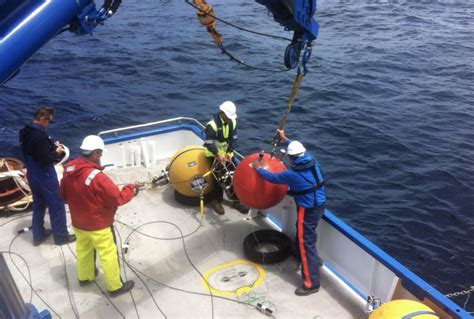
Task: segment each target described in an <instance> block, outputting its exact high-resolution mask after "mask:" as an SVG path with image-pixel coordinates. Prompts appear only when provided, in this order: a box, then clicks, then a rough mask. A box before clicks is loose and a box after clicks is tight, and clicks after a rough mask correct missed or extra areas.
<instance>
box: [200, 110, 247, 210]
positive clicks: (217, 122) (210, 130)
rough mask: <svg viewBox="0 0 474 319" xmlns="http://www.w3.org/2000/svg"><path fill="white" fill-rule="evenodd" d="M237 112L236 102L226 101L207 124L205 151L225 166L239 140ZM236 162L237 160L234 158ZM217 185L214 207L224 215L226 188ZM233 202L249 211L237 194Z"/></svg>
mask: <svg viewBox="0 0 474 319" xmlns="http://www.w3.org/2000/svg"><path fill="white" fill-rule="evenodd" d="M236 119H237V112H236V107H235V104H234V103H232V102H231V101H225V102H224V103H222V104H221V105H220V106H219V112H218V113H217V114H214V118H213V119H212V120H211V121H209V122H208V123H207V125H206V130H205V134H206V140H205V141H204V147H205V150H204V153H205V154H206V156H207V157H208V158H209V159H210V160H211V161H212V162H214V159H215V160H217V162H218V164H220V165H222V166H224V165H226V163H230V162H231V161H232V160H233V155H234V154H233V151H234V145H235V141H236V140H237V121H236ZM234 163H235V160H234ZM226 167H227V168H228V169H233V167H234V166H233V165H227V166H226ZM215 184H216V186H215V187H214V190H213V192H212V195H211V196H212V208H213V209H214V211H215V212H216V213H217V214H219V215H223V214H224V213H225V210H224V207H223V206H222V201H223V196H224V190H223V189H222V187H221V186H220V185H219V183H215ZM230 199H231V200H232V202H233V205H232V207H233V208H235V209H237V210H238V211H239V212H241V213H244V214H245V213H247V212H248V207H245V206H244V205H242V204H241V203H240V201H239V200H238V199H237V197H236V196H233V198H230Z"/></svg>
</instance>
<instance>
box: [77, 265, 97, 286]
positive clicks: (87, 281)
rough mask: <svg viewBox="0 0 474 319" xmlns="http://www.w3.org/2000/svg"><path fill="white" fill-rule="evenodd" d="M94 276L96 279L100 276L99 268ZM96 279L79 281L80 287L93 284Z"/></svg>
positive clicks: (95, 270)
mask: <svg viewBox="0 0 474 319" xmlns="http://www.w3.org/2000/svg"><path fill="white" fill-rule="evenodd" d="M94 274H95V278H97V276H98V275H99V269H97V267H96V268H95V269H94ZM95 278H94V279H93V280H79V286H81V287H84V286H87V285H88V284H90V283H91V282H94V280H95Z"/></svg>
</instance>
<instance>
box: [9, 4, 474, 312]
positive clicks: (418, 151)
mask: <svg viewBox="0 0 474 319" xmlns="http://www.w3.org/2000/svg"><path fill="white" fill-rule="evenodd" d="M208 2H209V3H211V4H213V5H214V8H215V13H216V15H217V16H218V17H220V18H222V19H225V20H227V21H229V22H232V23H235V24H237V25H240V26H243V27H246V28H249V29H251V30H257V31H260V32H266V33H270V34H274V35H279V36H284V37H288V38H291V36H292V34H291V33H290V32H286V31H284V30H283V28H282V27H281V26H279V25H278V24H277V23H276V22H274V21H273V20H272V18H271V17H270V16H269V15H268V14H267V11H266V10H265V8H264V7H263V6H260V5H258V4H257V3H255V2H254V1H251V0H241V1H238V0H209V1H208ZM316 17H317V20H318V21H319V23H320V34H319V37H318V39H317V41H316V42H315V47H314V50H313V54H312V57H311V60H310V63H309V73H308V74H307V75H306V76H305V78H304V80H303V83H302V86H301V89H300V91H299V93H298V98H297V99H296V102H295V104H294V107H293V110H292V111H291V113H290V115H289V117H288V122H287V125H286V132H287V135H288V136H289V137H290V138H293V139H298V140H301V141H302V142H303V143H304V144H305V145H306V146H307V148H308V149H309V150H310V151H311V152H312V153H313V154H314V155H315V156H316V157H317V159H318V160H319V162H320V164H321V166H322V168H323V171H324V173H325V176H326V178H327V181H328V186H327V188H328V208H329V209H331V210H332V211H333V212H334V213H335V214H336V215H337V216H339V217H340V218H342V219H343V220H345V221H346V222H347V223H349V224H350V225H351V226H352V227H354V228H355V229H356V230H358V231H359V232H361V233H362V234H363V235H365V236H367V237H368V238H369V239H370V240H372V241H374V242H375V243H376V244H377V245H378V246H380V247H381V248H382V249H384V250H385V251H387V252H388V253H389V254H391V255H392V256H394V257H395V258H396V259H397V260H399V261H400V262H402V263H403V264H404V265H406V266H407V267H408V268H410V269H412V270H413V271H414V272H415V273H416V274H418V275H419V276H421V277H422V278H423V279H425V280H426V281H427V282H428V283H430V284H431V285H433V286H434V287H436V288H437V289H439V290H440V291H441V292H442V293H445V294H447V293H451V292H454V291H459V290H465V289H468V287H469V286H473V285H474V218H473V214H474V131H473V126H474V4H473V2H472V1H471V0H463V1H461V0H460V1H456V0H439V1H434V0H416V1H415V0H413V1H411V0H410V1H409V0H406V1H405V0H379V1H376V0H360V1H355V0H319V1H318V8H317V13H316ZM217 28H218V30H219V31H220V33H221V34H222V36H223V38H224V45H225V46H226V47H227V49H228V50H229V51H230V52H232V53H233V54H234V55H235V56H236V57H238V58H239V59H241V60H244V61H245V62H246V63H248V64H252V65H255V66H259V67H273V68H281V67H283V52H284V50H285V47H286V45H287V43H288V42H286V41H284V40H277V39H274V38H268V37H262V36H257V35H254V34H250V33H245V32H242V31H239V30H237V29H235V28H232V27H230V26H227V25H225V24H222V23H220V22H218V24H217ZM294 77H295V73H294V72H283V73H268V72H262V71H256V70H253V69H249V68H246V67H243V66H241V65H238V64H236V63H234V62H232V61H229V59H228V58H227V57H226V56H225V55H223V54H221V53H220V51H219V49H218V48H217V47H216V46H215V45H214V44H213V43H212V41H211V38H210V36H209V35H208V34H207V32H206V30H205V29H204V28H203V27H202V26H201V25H200V24H199V22H198V21H197V19H196V16H195V12H194V9H193V8H191V7H190V6H188V5H187V4H186V3H185V2H184V1H181V0H173V1H170V0H160V1H158V0H156V1H151V0H141V1H138V0H128V1H124V3H123V4H122V6H121V8H120V9H119V11H118V12H117V14H116V15H115V16H114V17H113V18H111V19H110V20H109V21H107V22H106V23H105V25H104V26H99V27H98V28H97V29H96V31H95V32H94V34H93V36H81V37H79V36H75V35H72V34H70V33H63V34H60V35H59V36H57V37H56V38H55V39H54V40H52V41H50V42H49V43H48V44H47V45H46V46H45V47H43V48H42V49H41V50H40V51H39V52H38V53H37V54H36V55H34V56H33V58H31V59H30V60H29V61H28V63H26V64H25V66H24V67H23V69H22V71H21V73H20V74H19V75H18V76H17V77H16V78H14V79H13V80H11V81H10V82H9V83H7V84H6V85H4V86H2V87H0V143H1V149H0V155H3V156H14V157H20V151H19V146H18V141H17V140H18V137H17V136H18V130H19V129H20V128H21V127H22V126H23V124H24V123H26V122H28V121H29V120H30V119H31V117H32V114H33V112H34V110H35V108H36V107H37V106H39V105H43V104H48V105H52V106H54V107H55V108H56V110H57V114H56V123H55V124H53V126H51V128H50V132H51V133H52V134H53V135H54V136H55V137H57V138H58V139H59V140H61V142H62V143H64V144H66V145H68V146H69V147H70V148H71V149H72V150H73V152H77V148H78V145H79V143H80V141H81V140H82V138H83V137H85V136H86V135H88V134H92V133H97V132H98V131H101V130H106V129H111V128H116V127H121V126H128V125H132V124H137V123H144V122H149V121H155V120H160V119H166V118H170V117H177V116H188V117H195V118H197V119H199V120H201V121H202V122H205V121H207V120H208V119H209V118H210V117H211V115H212V114H213V113H214V112H215V111H216V109H217V106H218V105H219V104H220V103H222V102H223V101H225V100H232V101H234V102H235V103H236V104H237V107H238V116H239V122H238V123H239V124H238V128H239V137H240V142H239V143H240V144H239V150H240V151H241V152H242V153H244V154H248V153H253V152H256V151H259V150H261V149H266V150H269V149H270V147H269V142H270V141H271V139H272V136H273V133H274V131H275V129H276V128H277V126H278V120H279V118H280V117H281V115H282V113H283V111H284V109H285V108H286V103H287V100H288V95H289V93H290V89H291V84H292V81H293V79H294ZM465 299H466V298H465V296H464V297H458V298H454V299H453V300H454V301H455V302H457V303H458V304H461V305H463V304H464V302H465ZM472 299H474V298H472ZM467 307H468V310H469V311H474V302H472V300H471V301H470V302H468V303H467Z"/></svg>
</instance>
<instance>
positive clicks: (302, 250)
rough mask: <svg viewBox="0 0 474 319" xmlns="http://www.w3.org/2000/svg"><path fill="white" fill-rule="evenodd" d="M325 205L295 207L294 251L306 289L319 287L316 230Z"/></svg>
mask: <svg viewBox="0 0 474 319" xmlns="http://www.w3.org/2000/svg"><path fill="white" fill-rule="evenodd" d="M324 207H325V205H324V204H323V205H321V206H315V207H311V208H305V207H302V206H297V209H298V212H297V213H298V217H297V220H296V240H295V243H296V251H297V254H298V256H300V258H301V277H302V278H303V286H304V287H305V288H307V289H309V288H315V287H319V285H320V277H319V256H318V251H317V249H316V240H317V234H316V228H317V227H318V223H319V221H320V219H321V216H322V215H323V213H324Z"/></svg>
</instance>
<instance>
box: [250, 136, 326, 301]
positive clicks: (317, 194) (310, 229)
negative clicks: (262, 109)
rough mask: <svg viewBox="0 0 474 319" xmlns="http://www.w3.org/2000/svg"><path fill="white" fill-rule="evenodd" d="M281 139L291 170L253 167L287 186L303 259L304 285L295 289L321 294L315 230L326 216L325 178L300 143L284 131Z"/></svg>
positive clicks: (299, 293)
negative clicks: (295, 213)
mask: <svg viewBox="0 0 474 319" xmlns="http://www.w3.org/2000/svg"><path fill="white" fill-rule="evenodd" d="M277 134H278V136H279V138H280V140H281V141H282V142H283V143H284V144H286V145H287V154H288V155H289V158H290V162H291V167H290V168H289V169H287V170H285V171H283V172H280V173H270V172H268V171H267V170H266V169H265V168H264V167H261V164H260V163H259V161H258V160H257V161H255V162H253V163H252V167H253V168H254V169H256V170H257V172H258V174H259V175H260V176H261V177H262V178H263V179H265V180H267V181H269V182H271V183H274V184H287V185H288V186H289V192H288V194H289V195H291V196H293V197H294V199H295V202H296V205H297V214H298V216H297V221H296V240H295V242H296V247H297V248H296V249H297V252H298V255H299V256H300V257H301V276H302V278H303V285H302V286H301V287H299V288H297V289H296V290H295V294H296V295H298V296H307V295H309V294H312V293H315V292H318V291H319V286H320V277H319V256H318V251H317V250H316V239H317V234H316V227H317V226H318V223H319V220H320V219H321V216H322V215H323V213H324V207H325V203H326V191H325V188H324V177H323V174H322V173H321V169H320V167H319V164H318V162H317V161H316V160H315V159H314V158H313V157H311V156H310V155H308V154H307V153H306V148H305V147H304V146H303V144H301V143H300V142H298V141H290V140H289V139H288V138H287V137H286V136H285V132H284V131H283V130H277Z"/></svg>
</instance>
